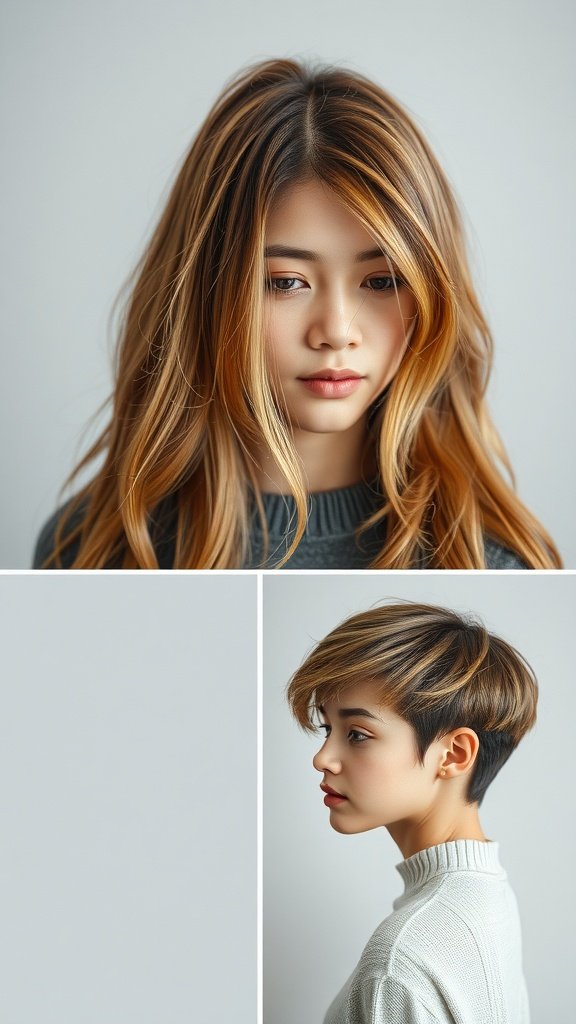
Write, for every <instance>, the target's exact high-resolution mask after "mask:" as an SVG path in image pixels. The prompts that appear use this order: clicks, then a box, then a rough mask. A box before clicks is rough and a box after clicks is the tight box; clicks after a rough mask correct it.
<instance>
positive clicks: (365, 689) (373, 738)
mask: <svg viewBox="0 0 576 1024" xmlns="http://www.w3.org/2000/svg"><path fill="white" fill-rule="evenodd" d="M321 717H322V720H323V722H324V728H325V730H326V740H325V742H324V744H323V746H322V748H321V749H320V750H319V751H318V753H317V754H316V756H315V757H314V761H313V764H314V767H315V768H316V769H317V770H318V771H319V772H321V774H322V783H321V785H323V786H326V787H328V788H329V789H331V790H333V791H335V792H336V793H338V794H339V795H340V796H341V797H343V799H338V798H337V797H330V795H329V794H328V795H326V796H325V802H326V803H327V805H328V806H329V807H330V824H331V825H332V828H334V829H335V830H336V831H337V832H344V833H348V834H349V833H354V832H366V831H368V829H372V828H378V827H379V826H390V825H394V824H397V823H399V822H407V821H411V822H416V823H418V822H422V821H425V820H426V816H427V815H428V814H429V813H430V811H431V809H432V806H433V802H434V798H435V795H436V793H437V791H438V790H437V777H438V769H439V765H440V763H441V760H442V756H443V749H444V748H442V744H441V743H440V741H438V742H435V743H432V744H431V745H430V747H429V748H428V750H427V751H426V754H425V757H424V764H423V765H421V764H420V762H419V761H418V758H417V749H416V737H415V733H414V730H413V728H412V726H411V725H410V724H409V723H408V722H406V721H405V720H404V719H403V718H400V717H399V716H398V715H397V714H395V712H393V711H391V710H390V709H389V708H387V707H385V706H383V705H381V704H377V703H375V702H374V694H373V689H372V687H371V686H370V685H358V686H351V687H350V688H349V689H347V690H346V691H345V692H344V693H343V694H342V695H341V696H340V698H339V700H338V701H334V700H330V701H327V702H326V704H324V705H323V708H322V712H321Z"/></svg>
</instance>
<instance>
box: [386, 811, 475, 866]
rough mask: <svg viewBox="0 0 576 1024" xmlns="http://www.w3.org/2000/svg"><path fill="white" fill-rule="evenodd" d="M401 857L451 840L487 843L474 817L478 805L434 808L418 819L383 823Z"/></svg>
mask: <svg viewBox="0 0 576 1024" xmlns="http://www.w3.org/2000/svg"><path fill="white" fill-rule="evenodd" d="M386 827H387V829H388V832H389V833H390V835H391V836H392V839H393V840H394V842H395V843H396V845H397V847H398V848H399V850H400V852H401V853H402V856H403V857H404V859H406V858H407V857H411V856H412V855H413V854H414V853H419V852H420V850H426V849H428V847H430V846H438V845H439V844H440V843H449V842H451V841H452V840H454V839H478V840H480V842H483V843H487V842H489V840H488V839H487V838H486V836H485V835H484V832H483V830H482V826H481V824H480V819H479V817H478V804H465V805H463V806H462V807H460V806H458V807H455V806H452V805H450V804H449V805H447V806H444V807H442V808H435V809H434V813H433V814H432V813H429V814H427V815H425V816H424V817H422V818H419V819H411V820H406V821H398V822H394V823H393V824H392V825H387V826H386Z"/></svg>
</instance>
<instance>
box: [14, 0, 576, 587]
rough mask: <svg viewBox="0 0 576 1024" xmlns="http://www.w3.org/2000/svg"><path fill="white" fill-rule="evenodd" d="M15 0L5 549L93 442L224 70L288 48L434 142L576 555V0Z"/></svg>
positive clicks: (548, 510)
mask: <svg viewBox="0 0 576 1024" xmlns="http://www.w3.org/2000/svg"><path fill="white" fill-rule="evenodd" d="M2 7H3V10H2V21H3V25H2V32H1V38H2V44H1V47H2V50H1V58H2V59H1V67H2V76H3V90H2V91H3V103H2V138H3V142H4V146H3V153H4V155H3V160H2V170H1V174H2V189H1V195H2V196H3V199H4V207H5V209H4V212H3V229H2V243H3V258H2V261H1V267H2V273H1V275H0V280H1V292H0V295H1V308H2V396H1V401H0V416H1V421H0V422H1V423H2V431H3V444H2V465H1V479H2V484H3V500H2V518H1V527H2V528H1V530H0V566H5V567H15V568H22V567H26V566H28V565H29V564H30V560H31V557H32V547H33V542H34V538H35V535H36V534H37V531H38V530H39V528H40V526H41V524H42V522H43V521H44V519H45V518H46V517H47V516H48V514H49V513H50V512H51V511H52V510H53V508H54V507H55V504H56V501H57V495H58V490H59V488H60V487H61V485H62V484H63V482H64V479H65V477H66V476H67V475H68V473H69V471H70V470H71V468H72V466H73V464H74V463H75V462H76V461H77V458H78V455H79V454H80V453H81V452H83V451H85V450H86V447H87V437H86V436H85V435H84V428H85V425H86V423H87V421H88V419H89V417H90V416H91V415H92V414H93V413H94V412H95V410H96V408H97V407H98V406H99V404H100V403H101V402H102V401H103V400H104V398H105V397H106V396H107V394H108V391H109V388H110V377H109V342H110V341H111V339H108V338H107V326H106V325H107V318H108V315H109V313H110V309H111V306H112V301H113V299H114V297H115V295H116V293H117V291H118V289H119V287H120V285H121V283H122V282H123V281H124V279H125V278H126V276H127V274H128V272H129V270H130V269H131V268H132V266H133V264H134V263H135V261H136V259H137V257H138V256H139V254H140V252H141V250H142V248H143V246H144V243H145V242H146V240H147V238H148V237H149V234H150V231H151V229H152V226H153V224H154V222H155V220H156V217H157V215H158V214H159V212H160V210H161V207H162V204H163V201H164V199H165V197H166V195H167V188H168V184H169V182H170V181H171V180H172V178H173V175H174V172H175V168H176V165H177V164H178V163H179V161H180V159H181V157H182V156H183V154H184V152H185V150H186V149H187V147H188V145H189V143H190V141H191V139H192V136H193V134H194V133H195V131H196V129H197V128H198V126H199V124H200V122H201V121H202V120H203V118H204V117H205V115H206V113H207V111H208V108H209V106H210V105H211V104H212V102H213V101H214V100H215V98H216V96H217V95H218V93H219V92H220V90H221V88H222V86H223V84H224V82H225V80H226V79H227V78H228V77H229V76H230V75H231V74H232V73H233V72H235V71H237V70H238V69H239V68H240V67H241V66H244V65H245V64H247V63H248V62H251V61H253V60H256V59H261V58H265V57H276V56H303V57H314V58H318V59H320V60H323V61H331V62H338V61H342V62H346V63H348V64H349V65H350V66H352V67H354V68H356V69H358V70H359V71H362V72H363V73H365V74H367V75H369V76H372V77H373V78H375V79H376V80H377V81H378V82H380V83H381V84H382V85H383V86H385V87H387V88H388V89H390V90H391V91H392V92H393V93H395V94H396V95H397V96H398V97H399V99H401V100H402V101H403V102H404V103H405V104H406V105H407V106H408V108H409V109H411V110H412V112H413V113H414V114H415V116H416V117H417V119H418V121H419V123H420V124H421V126H422V127H423V129H424V130H425V132H426V134H427V135H428V137H429V139H430V141H431V142H432V144H433V146H435V148H436V151H437V153H438V156H439V157H440V159H441V161H442V162H443V163H444V165H445V167H446V169H447V171H448V174H449V176H450V178H451V180H452V182H453V184H454V187H455V189H456V192H457V194H458V196H459V197H460V199H461V201H462V203H463V206H464V208H465V213H466V220H467V223H468V225H469V227H470V237H471V247H472V255H473V266H474V269H475V274H476V281H477V285H478V290H479V293H480V297H481V301H483V303H484V305H485V308H486V311H487V314H488V317H489V321H490V324H491V326H492V328H493V331H494V334H495V338H496V370H495V377H494V381H493V384H492V387H491V391H490V398H491V402H492V406H493V410H494V414H495V419H496V422H497V424H498V426H499V428H500V431H501V433H502V435H503V438H504V441H505V443H506V445H507V447H508V450H509V453H510V456H511V458H512V461H513V464H514V466H515V468H516V471H517V478H518V485H519V491H520V495H521V496H522V498H523V499H524V500H525V501H526V502H527V504H528V505H529V506H530V507H531V508H532V509H533V510H534V512H535V513H536V514H537V515H538V516H539V517H540V518H541V519H542V521H543V522H544V523H545V524H546V525H547V527H548V528H549V530H550V531H551V533H552V535H553V536H554V537H555V538H556V540H557V542H558V544H559V546H560V548H561V550H562V552H563V555H564V558H565V561H566V564H567V565H568V566H576V542H575V538H574V530H573V526H572V523H573V518H574V515H573V509H574V503H575V486H574V476H575V474H574V469H573V460H572V459H570V457H569V454H571V451H572V448H573V442H574V425H573V417H572V413H571V409H572V406H573V381H574V378H575V375H576V374H575V370H576V366H575V351H576V346H575V344H574V341H575V339H574V318H573V316H572V315H571V313H570V299H571V296H572V291H573V265H574V260H573V239H574V236H575V234H576V223H575V220H576V217H575V209H574V206H575V204H574V194H573V174H574V165H575V155H576V154H575V144H574V132H573V129H572V122H573V111H574V104H575V98H576V97H575V92H576V90H575V88H574V75H575V63H574V61H573V59H572V50H573V39H574V30H575V20H576V19H575V12H576V7H575V5H574V4H573V3H572V2H571V0H551V2H550V3H547V4H545V5H542V4H541V3H540V2H538V0H509V2H507V3H500V2H498V0H486V2H485V3H482V4H480V5H479V4H475V3H473V2H472V0H467V2H462V0H443V2H441V3H433V4H431V3H429V2H427V0H405V2H403V3H397V2H394V3H392V2H390V0H365V2H364V3H362V4H361V5H356V4H351V3H349V0H318V2H316V3H314V4H310V3H309V2H308V0H293V2H291V3H290V4H289V5H286V4H276V5H274V4H270V3H268V2H264V0H251V2H250V3H249V4H248V5H246V4H235V3H233V2H232V0H220V2H219V3H217V4H211V5H210V4H209V5H206V4H203V3H200V0H195V2H193V0H149V2H147V3H142V2H141V0H101V2H100V3H98V4H95V3H88V2H86V0H84V2H80V3H78V2H75V3H73V2H71V0H52V2H51V3H48V4H42V3H40V2H38V0H4V3H3V5H2ZM101 422H102V421H101ZM94 436H95V431H94V430H92V432H91V433H89V435H88V437H90V438H93V437H94ZM567 453H569V454H567Z"/></svg>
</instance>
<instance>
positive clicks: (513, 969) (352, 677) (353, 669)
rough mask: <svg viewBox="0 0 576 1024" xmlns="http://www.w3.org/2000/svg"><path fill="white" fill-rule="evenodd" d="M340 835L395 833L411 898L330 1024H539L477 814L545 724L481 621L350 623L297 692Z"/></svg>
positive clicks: (510, 653)
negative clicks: (528, 737)
mask: <svg viewBox="0 0 576 1024" xmlns="http://www.w3.org/2000/svg"><path fill="white" fill-rule="evenodd" d="M287 696H288V700H289V704H290V707H291V710H292V712H293V714H294V716H295V717H296V719H297V721H298V722H299V724H300V725H301V726H302V727H303V728H304V729H305V730H307V731H316V730H318V729H321V730H323V731H324V732H325V735H326V739H325V741H324V744H323V746H322V748H321V749H320V750H319V752H318V753H317V754H316V755H315V757H314V761H313V763H314V767H315V768H316V769H317V770H318V771H319V772H321V774H322V783H321V785H320V788H321V789H322V791H323V792H324V794H325V796H324V803H325V804H326V805H327V806H328V807H329V808H330V824H331V825H332V827H333V828H334V829H335V830H336V831H337V832H340V833H343V834H347V835H349V834H353V833H358V832H365V831H367V830H368V829H373V828H378V827H380V826H383V827H384V828H386V829H387V831H388V832H389V833H390V835H391V837H392V839H393V840H394V842H395V843H396V844H397V846H398V847H399V849H400V851H401V853H402V855H403V858H404V859H403V860H402V861H401V863H399V864H397V866H396V867H397V870H398V872H399V873H400V876H401V878H402V880H403V882H404V893H403V894H402V895H401V896H399V897H398V898H397V899H396V900H395V901H394V903H393V912H392V913H391V914H390V916H389V917H387V918H386V919H385V920H384V921H383V922H382V924H380V925H379V927H378V928H377V929H376V931H375V932H374V934H373V935H372V937H371V938H370V939H369V941H368V943H367V945H366V947H365V949H364V951H363V953H362V955H361V957H360V961H359V963H358V965H357V967H356V968H355V970H354V971H353V973H352V975H351V976H350V978H349V979H348V981H347V982H346V984H345V985H344V987H343V988H342V990H341V991H340V992H339V994H338V995H337V996H336V998H335V999H334V1001H333V1002H332V1004H331V1006H330V1007H329V1009H328V1011H327V1013H326V1016H325V1018H324V1024H400V1022H401V1024H448V1022H450V1024H528V1022H529V1020H530V1011H529V1004H528V994H527V989H526V983H525V979H524V974H523V968H522V937H521V928H520V919H519V914H518V907H517V902H516V897H515V895H514V892H513V890H512V889H511V887H510V884H509V882H508V878H507V874H506V872H505V870H504V869H503V867H502V866H501V864H500V859H499V845H498V843H497V842H494V841H492V840H490V839H488V838H487V837H486V836H485V834H484V832H483V829H482V825H481V823H480V819H479V814H478V808H479V807H480V805H481V804H482V801H483V799H484V796H485V793H486V790H487V788H488V786H489V785H490V783H491V782H492V780H493V779H494V778H495V776H496V775H497V773H498V772H499V770H500V768H501V767H502V765H503V764H504V763H505V762H506V761H507V760H508V758H509V757H510V754H511V753H512V751H513V750H514V749H515V747H516V746H517V744H518V743H519V742H520V740H521V739H522V737H523V736H524V735H525V733H526V732H527V731H528V730H529V729H530V728H532V726H533V725H534V723H535V720H536V705H537V700H538V689H537V682H536V679H535V676H534V673H533V671H532V669H531V667H530V666H529V665H528V663H527V662H526V661H525V659H524V658H523V657H522V656H521V655H520V654H519V653H518V651H516V650H515V649H514V648H513V647H511V646H510V644H508V643H506V642H505V641H504V640H502V639H500V638H499V637H497V636H494V635H493V634H492V633H489V632H488V630H487V629H486V628H485V627H484V626H483V624H482V623H480V622H479V621H476V620H473V619H471V618H469V617H463V616H462V615H459V614H457V613H456V612H454V611H450V610H448V609H445V608H439V607H435V606H432V605H427V604H416V603H411V602H406V603H395V604H386V605H382V606H380V607H377V608H372V609H370V610H369V611H366V612H362V613H359V614H357V615H353V616H352V617H351V618H349V619H347V620H346V621H345V622H343V623H341V624H340V625H339V626H337V627H336V628H335V629H334V630H332V632H330V633H329V634H328V635H327V636H326V637H325V638H324V639H323V640H322V641H320V643H319V644H318V645H317V646H316V647H315V648H314V650H313V651H312V652H311V654H310V655H309V656H308V657H307V658H306V660H305V661H304V663H303V664H302V666H301V667H300V668H299V669H298V670H297V672H296V673H295V674H294V675H293V677H292V679H291V680H290V683H289V685H288V689H287Z"/></svg>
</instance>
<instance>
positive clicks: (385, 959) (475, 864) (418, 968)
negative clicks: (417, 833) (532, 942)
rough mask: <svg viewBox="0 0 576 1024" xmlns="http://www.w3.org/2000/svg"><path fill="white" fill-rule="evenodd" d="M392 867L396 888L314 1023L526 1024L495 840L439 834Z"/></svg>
mask: <svg viewBox="0 0 576 1024" xmlns="http://www.w3.org/2000/svg"><path fill="white" fill-rule="evenodd" d="M397 870H398V871H399V872H400V875H401V876H402V879H403V881H404V886H405V889H404V894H403V895H402V896H400V897H398V899H396V900H395V901H394V904H393V908H394V909H393V913H392V914H390V916H389V917H387V918H386V919H385V921H383V922H382V924H381V925H379V927H378V928H377V929H376V931H375V932H374V934H373V935H372V938H371V939H370V940H369V942H368V944H367V946H366V947H365V949H364V952H363V953H362V956H361V957H360V961H359V963H358V965H357V967H356V969H355V970H354V972H353V974H352V975H351V977H350V978H349V979H348V981H347V982H346V984H345V986H344V988H343V989H342V990H341V992H339V994H338V995H337V996H336V998H335V1000H334V1001H333V1003H332V1004H331V1006H330V1008H329V1009H328V1012H327V1014H326V1017H325V1018H324V1024H529V1020H530V1012H529V1007H528V993H527V990H526V983H525V979H524V974H523V970H522V938H521V931H520V919H519V915H518V907H517V904H516V898H515V895H514V892H513V890H512V889H511V888H510V885H509V883H508V880H507V875H506V872H505V871H504V870H503V868H502V867H501V865H500V861H499V858H498V843H483V842H480V841H478V840H476V839H456V840H453V841H452V842H449V843H441V844H440V845H438V846H432V847H430V848H429V849H427V850H421V851H420V852H419V853H415V854H414V855H413V856H412V857H408V859H407V860H404V861H402V862H401V863H400V864H398V865H397Z"/></svg>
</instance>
